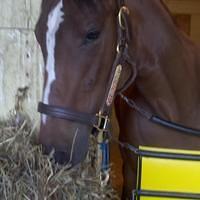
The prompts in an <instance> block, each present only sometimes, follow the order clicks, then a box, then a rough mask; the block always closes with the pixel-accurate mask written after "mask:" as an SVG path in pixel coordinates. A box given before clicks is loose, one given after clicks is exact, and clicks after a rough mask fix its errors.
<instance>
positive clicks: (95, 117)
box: [38, 0, 129, 132]
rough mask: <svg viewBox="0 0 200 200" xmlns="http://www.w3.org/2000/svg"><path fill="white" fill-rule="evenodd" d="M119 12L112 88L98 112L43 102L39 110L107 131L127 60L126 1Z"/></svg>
mask: <svg viewBox="0 0 200 200" xmlns="http://www.w3.org/2000/svg"><path fill="white" fill-rule="evenodd" d="M118 3H119V8H120V9H119V13H118V29H119V30H118V44H117V48H116V52H117V54H116V58H115V61H114V64H113V67H112V72H113V73H112V74H111V78H110V81H109V84H110V88H109V89H108V90H107V96H106V98H105V100H104V102H103V105H102V107H101V109H100V111H99V113H97V114H89V113H82V112H77V111H75V110H73V109H71V108H65V107H61V106H56V105H48V104H44V103H43V102H39V104H38V112H39V113H41V114H44V115H47V116H50V117H54V118H58V119H64V120H69V121H74V122H78V123H82V124H86V125H88V126H91V127H94V128H96V129H97V131H103V132H105V131H107V130H108V125H109V121H110V120H109V115H110V110H111V105H112V102H113V100H114V97H115V95H116V90H117V86H118V82H119V79H120V75H121V72H122V68H123V67H122V66H123V64H124V62H125V61H126V60H125V58H124V52H125V49H126V48H127V47H128V43H127V40H128V38H127V35H128V33H127V21H126V17H127V15H128V14H129V9H128V8H127V7H126V6H124V1H123V0H119V1H118Z"/></svg>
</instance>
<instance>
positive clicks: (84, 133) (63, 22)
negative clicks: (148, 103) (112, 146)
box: [36, 0, 134, 166]
mask: <svg viewBox="0 0 200 200" xmlns="http://www.w3.org/2000/svg"><path fill="white" fill-rule="evenodd" d="M44 2H45V1H43V4H42V13H41V16H40V19H39V21H38V24H37V26H36V37H37V40H38V42H39V44H40V46H41V49H42V52H43V56H44V60H45V82H44V92H43V100H42V103H40V104H39V111H40V112H41V113H42V120H41V129H40V133H39V142H40V143H41V144H42V145H43V147H44V151H45V152H46V153H49V152H51V151H52V150H53V149H54V150H55V153H54V156H55V160H56V161H57V162H59V163H67V164H70V165H71V166H74V165H76V164H78V163H80V161H82V160H83V159H84V158H85V156H86V153H87V150H88V140H89V134H90V133H91V132H92V130H93V129H94V127H96V126H97V124H98V123H99V120H101V119H99V118H104V116H106V117H107V116H109V114H110V107H111V104H112V102H113V99H114V97H115V95H116V91H120V90H122V89H125V88H127V87H128V85H129V84H130V83H131V82H132V81H133V71H134V70H133V67H125V69H123V70H122V66H123V68H124V66H126V65H129V66H130V63H128V56H127V45H128V43H127V42H128V39H129V38H128V36H127V35H128V31H127V30H126V27H127V26H128V25H127V23H128V22H127V21H126V20H125V18H126V15H128V14H129V13H128V9H127V8H126V7H121V6H123V5H122V4H121V3H120V1H119V5H118V4H117V2H115V1H112V0H109V1H106V2H105V1H93V0H88V1H78V0H60V1H57V2H52V1H48V2H46V3H44ZM118 19H119V20H118ZM124 57H127V59H125V58H124ZM120 77H121V78H120ZM119 79H120V80H119ZM118 82H119V84H118ZM117 85H118V86H117ZM98 113H100V114H98ZM96 128H98V127H96Z"/></svg>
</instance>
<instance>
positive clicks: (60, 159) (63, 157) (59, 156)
mask: <svg viewBox="0 0 200 200" xmlns="http://www.w3.org/2000/svg"><path fill="white" fill-rule="evenodd" d="M54 159H55V162H56V163H58V164H61V165H64V164H68V163H69V158H68V154H67V153H66V152H62V151H55V153H54Z"/></svg>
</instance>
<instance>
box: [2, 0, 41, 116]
mask: <svg viewBox="0 0 200 200" xmlns="http://www.w3.org/2000/svg"><path fill="white" fill-rule="evenodd" d="M40 2H41V1H40V0H0V111H1V112H0V119H5V118H7V117H9V115H10V113H12V112H13V111H14V109H15V107H23V110H24V111H25V112H26V113H29V116H30V117H31V119H33V120H34V119H36V118H38V115H37V114H36V106H37V101H38V99H39V98H40V94H41V83H42V80H43V78H42V70H43V61H42V58H41V53H40V49H39V46H38V45H37V43H36V40H35V36H34V32H33V30H34V27H35V23H36V21H37V18H38V14H39V8H40ZM19 100H20V101H21V102H22V104H23V105H18V104H19Z"/></svg>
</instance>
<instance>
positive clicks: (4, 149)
mask: <svg viewBox="0 0 200 200" xmlns="http://www.w3.org/2000/svg"><path fill="white" fill-rule="evenodd" d="M12 124H13V123H10V122H9V123H1V124H0V199H2V200H65V199H67V200H76V199H77V200H102V199H106V200H107V199H119V197H118V196H117V193H116V192H115V191H114V190H113V189H112V187H111V186H110V185H109V186H107V187H105V188H102V187H100V182H99V172H98V170H97V169H94V167H92V165H91V159H92V157H93V156H94V145H91V147H90V151H89V153H88V157H87V159H86V161H84V163H82V164H81V165H80V166H78V167H76V169H72V170H67V169H66V168H67V167H66V166H65V167H64V166H58V165H56V164H54V163H53V162H52V158H51V156H45V155H43V154H42V152H41V147H40V146H36V145H34V144H32V138H33V135H34V134H33V132H34V131H33V129H32V128H31V127H30V126H29V125H28V123H27V122H23V123H22V124H21V125H20V126H16V125H12Z"/></svg>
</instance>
